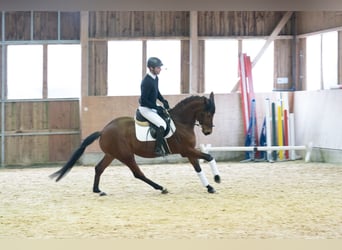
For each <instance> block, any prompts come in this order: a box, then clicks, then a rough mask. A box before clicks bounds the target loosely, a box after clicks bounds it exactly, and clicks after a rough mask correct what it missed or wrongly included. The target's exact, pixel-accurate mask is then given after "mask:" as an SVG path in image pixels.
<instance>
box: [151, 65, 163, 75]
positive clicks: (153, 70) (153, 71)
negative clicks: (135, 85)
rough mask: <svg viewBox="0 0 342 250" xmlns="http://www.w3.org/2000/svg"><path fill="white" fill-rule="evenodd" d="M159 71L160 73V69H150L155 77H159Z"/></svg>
mask: <svg viewBox="0 0 342 250" xmlns="http://www.w3.org/2000/svg"><path fill="white" fill-rule="evenodd" d="M160 71H161V67H155V68H151V72H152V73H153V74H155V75H159V73H160Z"/></svg>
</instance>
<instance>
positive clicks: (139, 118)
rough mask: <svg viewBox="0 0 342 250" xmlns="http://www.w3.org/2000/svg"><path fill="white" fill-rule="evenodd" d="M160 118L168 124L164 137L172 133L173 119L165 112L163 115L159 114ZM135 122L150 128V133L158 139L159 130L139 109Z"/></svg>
mask: <svg viewBox="0 0 342 250" xmlns="http://www.w3.org/2000/svg"><path fill="white" fill-rule="evenodd" d="M158 114H159V116H160V117H161V118H162V119H163V120H164V121H165V123H166V129H165V133H164V137H165V136H166V135H167V134H168V133H169V132H170V129H171V126H170V123H171V118H170V115H169V113H168V112H167V111H166V110H164V112H163V113H158ZM135 122H136V123H137V124H138V125H140V126H143V127H149V132H150V133H151V136H152V137H153V138H154V139H155V138H156V130H157V128H158V127H157V126H156V125H154V124H153V123H152V122H150V121H149V120H147V119H146V118H145V117H144V116H143V115H142V114H141V113H140V111H139V109H137V111H136V112H135Z"/></svg>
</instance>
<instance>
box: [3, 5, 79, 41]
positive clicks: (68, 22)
mask: <svg viewBox="0 0 342 250" xmlns="http://www.w3.org/2000/svg"><path fill="white" fill-rule="evenodd" d="M58 19H59V20H60V29H59V30H58ZM31 27H33V30H31ZM79 39H80V13H79V12H60V17H58V12H57V11H53V12H52V11H49V12H39V11H32V12H31V11H14V12H13V11H11V12H5V40H6V41H28V40H79Z"/></svg>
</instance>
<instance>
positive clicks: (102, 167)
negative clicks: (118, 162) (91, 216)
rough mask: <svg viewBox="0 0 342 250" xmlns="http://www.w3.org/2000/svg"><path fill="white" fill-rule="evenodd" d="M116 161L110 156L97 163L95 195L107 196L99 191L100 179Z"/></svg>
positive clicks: (94, 185)
mask: <svg viewBox="0 0 342 250" xmlns="http://www.w3.org/2000/svg"><path fill="white" fill-rule="evenodd" d="M113 160H114V158H113V157H112V156H110V155H107V154H106V155H105V156H104V157H103V158H102V160H101V161H100V162H99V163H97V165H96V166H95V177H94V184H93V192H94V193H101V195H105V193H104V192H101V190H100V189H99V183H100V177H101V174H102V173H103V171H104V170H105V169H106V167H108V165H109V164H110V163H111V162H112V161H113Z"/></svg>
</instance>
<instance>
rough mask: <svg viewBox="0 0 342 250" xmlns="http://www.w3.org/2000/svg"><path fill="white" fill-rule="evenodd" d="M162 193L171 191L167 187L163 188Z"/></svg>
mask: <svg viewBox="0 0 342 250" xmlns="http://www.w3.org/2000/svg"><path fill="white" fill-rule="evenodd" d="M161 193H162V194H168V193H169V191H168V190H167V189H166V188H163V190H162V191H161Z"/></svg>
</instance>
